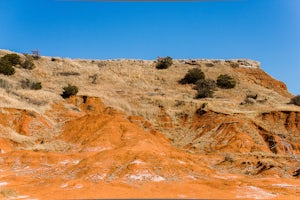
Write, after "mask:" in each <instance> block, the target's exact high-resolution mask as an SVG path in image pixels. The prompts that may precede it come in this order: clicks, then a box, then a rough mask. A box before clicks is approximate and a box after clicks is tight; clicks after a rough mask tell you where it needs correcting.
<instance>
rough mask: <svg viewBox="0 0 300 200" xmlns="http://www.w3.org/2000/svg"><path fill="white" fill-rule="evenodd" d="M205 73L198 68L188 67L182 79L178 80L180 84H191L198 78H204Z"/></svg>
mask: <svg viewBox="0 0 300 200" xmlns="http://www.w3.org/2000/svg"><path fill="white" fill-rule="evenodd" d="M204 79H205V75H204V73H203V72H202V71H201V69H199V68H193V69H190V70H189V71H188V72H187V73H186V74H185V76H184V78H183V79H181V80H180V81H179V83H181V84H191V83H193V84H194V83H196V82H197V81H198V80H204Z"/></svg>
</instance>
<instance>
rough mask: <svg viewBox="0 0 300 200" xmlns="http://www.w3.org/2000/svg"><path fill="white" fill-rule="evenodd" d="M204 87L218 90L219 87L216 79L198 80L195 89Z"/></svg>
mask: <svg viewBox="0 0 300 200" xmlns="http://www.w3.org/2000/svg"><path fill="white" fill-rule="evenodd" d="M204 88H207V89H210V90H216V88H217V84H216V81H214V80H211V79H203V80H198V81H197V82H196V85H195V87H194V89H195V90H202V89H204Z"/></svg>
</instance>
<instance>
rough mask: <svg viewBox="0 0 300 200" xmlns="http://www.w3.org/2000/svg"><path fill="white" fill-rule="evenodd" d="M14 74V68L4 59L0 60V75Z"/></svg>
mask: <svg viewBox="0 0 300 200" xmlns="http://www.w3.org/2000/svg"><path fill="white" fill-rule="evenodd" d="M15 72H16V70H15V68H14V67H13V66H12V65H11V63H10V62H9V61H7V60H6V59H1V60H0V74H4V75H7V76H10V75H13V74H14V73H15Z"/></svg>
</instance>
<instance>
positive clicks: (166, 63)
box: [156, 56, 173, 69]
mask: <svg viewBox="0 0 300 200" xmlns="http://www.w3.org/2000/svg"><path fill="white" fill-rule="evenodd" d="M172 64H173V59H172V58H171V57H170V56H167V57H164V58H158V59H157V63H156V69H167V68H169V67H170V66H171V65H172Z"/></svg>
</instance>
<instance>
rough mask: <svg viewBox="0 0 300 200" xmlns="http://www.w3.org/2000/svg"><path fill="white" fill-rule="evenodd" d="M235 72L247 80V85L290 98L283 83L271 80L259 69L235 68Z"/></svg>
mask: <svg viewBox="0 0 300 200" xmlns="http://www.w3.org/2000/svg"><path fill="white" fill-rule="evenodd" d="M235 70H236V71H237V72H239V73H241V74H242V75H243V77H244V78H246V79H248V80H247V81H248V82H249V84H257V85H261V86H263V87H265V88H268V89H271V90H274V91H276V92H278V93H279V94H281V95H283V96H287V97H291V94H289V93H288V92H287V87H286V85H285V84H284V83H283V82H281V81H278V80H276V79H274V78H272V77H271V76H270V75H269V74H267V73H266V72H264V71H263V70H261V69H259V68H236V69H235ZM244 81H246V80H244Z"/></svg>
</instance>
